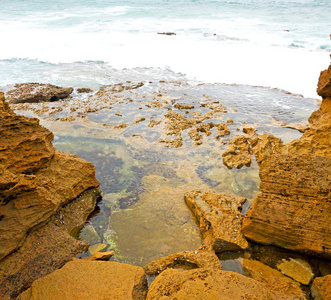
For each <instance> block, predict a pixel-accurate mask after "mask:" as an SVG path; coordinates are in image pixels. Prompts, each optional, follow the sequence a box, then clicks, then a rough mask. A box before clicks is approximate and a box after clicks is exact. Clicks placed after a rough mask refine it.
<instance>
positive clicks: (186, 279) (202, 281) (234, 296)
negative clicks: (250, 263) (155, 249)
mask: <svg viewBox="0 0 331 300" xmlns="http://www.w3.org/2000/svg"><path fill="white" fill-rule="evenodd" d="M152 299H155V300H156V299H164V300H166V299H177V300H192V299H195V300H208V299H210V300H211V299H213V300H217V299H219V300H221V299H222V300H223V299H226V300H239V299H251V300H253V299H256V300H260V299H266V300H267V299H273V298H272V296H271V295H270V293H269V291H268V290H267V289H266V288H265V287H264V285H262V284H261V283H259V282H257V281H256V280H253V279H251V278H248V277H245V276H243V275H240V274H238V273H234V272H230V271H222V270H217V269H195V270H189V271H180V270H173V269H168V270H166V271H164V272H162V273H161V274H160V275H159V276H157V277H156V279H155V280H154V281H153V282H152V284H151V286H150V289H149V291H148V294H147V300H152Z"/></svg>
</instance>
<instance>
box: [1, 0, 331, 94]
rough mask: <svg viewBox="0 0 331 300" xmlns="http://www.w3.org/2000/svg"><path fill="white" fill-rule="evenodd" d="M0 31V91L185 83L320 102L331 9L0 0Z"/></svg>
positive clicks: (223, 1)
mask: <svg viewBox="0 0 331 300" xmlns="http://www.w3.org/2000/svg"><path fill="white" fill-rule="evenodd" d="M0 30H1V47H0V86H5V85H7V84H13V83H20V82H44V83H46V82H47V83H52V84H57V85H62V86H73V87H90V88H97V87H100V86H101V85H104V84H110V83H117V82H123V81H127V80H131V81H136V80H141V81H148V80H187V81H189V82H190V81H192V82H206V83H214V82H219V83H227V84H232V83H235V84H247V85H252V86H266V87H271V88H279V89H284V90H287V91H289V92H291V93H298V94H302V95H304V96H305V97H315V98H317V94H316V91H315V90H316V85H317V80H318V76H319V72H320V71H321V70H323V69H325V68H326V67H327V66H328V65H329V61H330V57H329V52H330V49H331V42H330V37H329V35H330V33H331V1H330V0H231V1H230V0H176V1H175V0H162V1H161V0H131V1H118V0H117V1H115V0H111V1H110V0H94V1H92V0H79V1H78V0H76V1H74V0H73V1H64V0H52V1H49V0H29V1H28V0H2V1H1V9H0ZM165 33H168V34H165Z"/></svg>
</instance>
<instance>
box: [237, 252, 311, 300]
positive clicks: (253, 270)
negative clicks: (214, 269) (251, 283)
mask: <svg viewBox="0 0 331 300" xmlns="http://www.w3.org/2000/svg"><path fill="white" fill-rule="evenodd" d="M243 266H244V272H245V274H247V276H249V277H251V278H253V279H255V280H257V281H258V282H260V283H261V284H263V285H264V286H265V287H266V288H267V289H268V290H269V291H270V293H271V295H272V296H273V297H274V299H279V300H280V299H284V300H285V299H301V300H304V299H306V298H305V294H304V293H303V291H302V290H301V289H300V288H299V286H298V285H297V284H296V283H295V282H294V281H293V280H291V279H290V278H288V277H286V276H284V275H283V274H282V273H280V272H279V271H277V270H275V269H272V268H270V267H268V266H266V265H264V264H262V263H260V262H258V261H256V260H249V259H243Z"/></svg>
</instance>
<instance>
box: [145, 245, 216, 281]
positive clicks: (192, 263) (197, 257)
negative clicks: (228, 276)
mask: <svg viewBox="0 0 331 300" xmlns="http://www.w3.org/2000/svg"><path fill="white" fill-rule="evenodd" d="M183 268H187V269H196V268H212V269H221V263H220V261H219V259H218V257H217V256H216V255H215V252H214V251H211V250H209V249H208V247H205V246H202V247H200V248H199V249H198V250H196V251H184V252H180V253H176V254H172V255H168V256H165V257H161V258H158V259H156V260H154V261H152V262H150V263H149V264H147V265H146V266H145V267H144V270H145V273H146V274H147V275H157V274H159V273H161V272H163V271H164V270H166V269H183Z"/></svg>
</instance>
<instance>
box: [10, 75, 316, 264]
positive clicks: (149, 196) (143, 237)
mask: <svg viewBox="0 0 331 300" xmlns="http://www.w3.org/2000/svg"><path fill="white" fill-rule="evenodd" d="M106 95H107V93H106ZM88 96H90V98H88ZM216 102H219V103H220V104H222V105H223V106H225V107H227V112H226V113H225V112H222V113H218V114H217V115H213V116H212V117H211V118H210V119H206V120H205V121H203V122H204V123H209V122H213V123H215V124H219V123H223V122H226V120H228V119H232V120H233V123H232V124H230V125H229V130H230V135H228V136H225V137H223V138H222V141H223V142H224V143H225V144H223V143H222V142H221V140H220V139H218V138H217V134H218V133H217V130H216V128H213V129H212V130H211V134H210V135H209V136H207V135H206V134H204V133H201V134H202V142H203V143H202V145H200V146H195V145H194V143H193V141H192V140H191V139H190V137H189V134H188V132H189V130H190V129H185V130H183V131H182V133H181V135H182V138H183V145H182V147H180V148H171V147H169V148H167V147H165V146H164V144H162V143H159V142H158V139H159V138H169V139H173V138H174V137H173V136H167V135H166V133H167V132H168V129H167V124H168V122H169V119H167V118H166V117H165V116H166V115H167V113H168V112H169V109H172V110H173V111H175V112H177V113H179V114H181V115H182V116H185V117H187V118H192V117H193V116H194V114H196V113H200V114H207V113H208V112H210V108H208V105H207V106H206V105H202V103H203V104H215V103H216ZM178 103H181V104H183V105H188V104H189V105H193V106H194V108H193V109H190V110H188V109H184V110H181V109H177V108H176V104H178ZM153 104H160V105H153ZM14 107H15V106H14ZM18 107H19V106H18ZM26 107H28V110H27V111H23V110H19V111H18V113H24V114H25V115H28V116H37V117H39V118H40V119H41V123H42V125H44V126H46V127H47V128H49V129H50V130H52V131H53V132H54V134H55V140H54V146H55V147H56V148H57V149H58V150H60V151H64V152H70V153H74V154H77V155H79V156H80V157H82V158H84V159H86V160H88V161H91V162H92V163H93V164H94V166H95V168H96V177H97V178H98V180H100V182H101V189H102V192H103V195H102V196H103V198H102V201H101V202H100V203H99V204H98V206H99V209H98V211H97V212H96V213H95V215H93V216H92V217H91V218H90V219H89V220H88V222H87V223H86V226H85V227H84V228H83V230H82V232H81V234H80V238H81V239H84V240H86V241H89V242H90V244H91V247H90V249H89V252H88V253H86V254H84V255H92V254H93V251H94V250H95V249H94V247H101V249H102V250H115V259H116V260H118V261H121V262H127V263H132V264H136V265H141V266H143V265H145V264H146V263H148V262H150V261H152V260H153V259H156V258H158V257H161V256H165V255H169V254H173V253H176V252H180V251H185V250H196V249H197V248H198V247H199V246H200V245H201V243H202V241H201V237H200V233H199V229H198V226H197V225H196V223H195V222H194V219H193V218H192V215H191V213H190V211H189V209H188V208H187V206H186V205H185V203H184V194H185V192H189V191H191V190H193V189H209V190H211V191H214V192H216V193H228V194H232V195H236V196H240V197H246V198H247V202H246V203H245V204H244V207H243V213H245V212H246V211H247V209H248V208H249V206H250V203H251V202H252V200H253V199H254V197H255V196H256V195H257V193H258V186H259V182H260V181H259V175H258V171H259V170H258V166H257V164H256V162H255V161H254V159H253V162H252V164H251V167H249V168H248V167H243V168H241V169H227V168H226V167H225V166H224V165H223V158H222V153H223V151H224V150H225V149H226V148H227V147H228V145H227V144H226V143H227V142H228V141H230V140H231V139H233V138H234V137H235V136H236V135H238V134H243V132H242V125H243V124H246V125H251V126H253V127H255V128H256V129H257V133H258V134H263V133H269V134H273V135H276V136H278V137H280V138H282V139H283V141H284V142H289V141H291V140H293V139H297V138H299V137H300V136H301V133H300V132H298V131H296V130H293V129H288V128H284V127H281V126H280V125H279V122H285V123H301V124H305V123H306V122H307V118H308V116H309V115H310V114H311V112H312V111H314V110H316V109H317V108H318V106H317V105H316V103H315V101H314V100H313V99H309V98H302V97H298V96H293V95H289V94H285V93H283V92H281V91H277V90H271V89H267V88H258V87H251V86H241V85H236V86H232V85H220V84H204V85H188V84H187V83H186V82H162V83H160V82H157V81H156V82H148V83H145V84H144V85H143V86H142V87H140V88H137V89H133V90H128V91H123V92H119V93H111V94H108V96H103V97H100V98H96V97H95V96H94V92H91V93H90V95H84V94H77V93H74V94H73V98H71V99H68V100H64V101H59V102H52V103H42V104H35V105H27V106H26ZM41 108H43V109H44V113H43V114H39V112H38V110H39V109H41ZM57 108H61V109H62V110H61V111H59V112H58V110H57ZM86 108H89V111H90V112H88V113H86V112H85V113H84V111H86ZM98 108H102V109H100V110H97V111H95V112H94V111H93V110H94V109H98ZM53 111H54V112H56V113H53ZM35 113H38V115H36V114H35ZM70 115H72V116H76V119H75V120H73V121H71V122H63V121H61V120H57V121H54V119H57V118H62V117H65V116H70ZM82 115H85V117H84V118H80V117H77V116H82ZM50 118H53V119H50ZM142 118H144V119H142ZM136 120H141V122H135V121H136ZM151 120H154V121H160V124H158V125H155V126H154V127H151V126H149V125H150V121H151ZM119 124H127V125H129V126H128V127H126V128H122V129H116V128H113V127H112V126H114V125H119ZM225 260H226V259H225ZM223 264H225V265H226V264H227V262H223ZM234 264H235V263H234ZM224 267H225V266H224ZM237 267H238V266H237V265H233V264H232V263H230V262H229V263H228V265H227V268H232V269H233V270H236V268H237Z"/></svg>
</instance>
